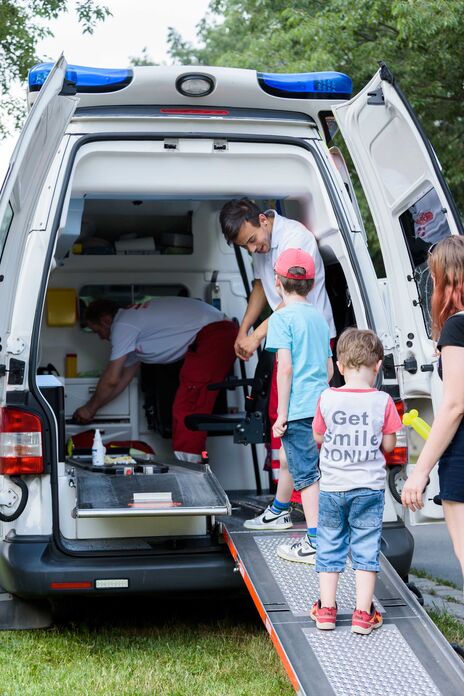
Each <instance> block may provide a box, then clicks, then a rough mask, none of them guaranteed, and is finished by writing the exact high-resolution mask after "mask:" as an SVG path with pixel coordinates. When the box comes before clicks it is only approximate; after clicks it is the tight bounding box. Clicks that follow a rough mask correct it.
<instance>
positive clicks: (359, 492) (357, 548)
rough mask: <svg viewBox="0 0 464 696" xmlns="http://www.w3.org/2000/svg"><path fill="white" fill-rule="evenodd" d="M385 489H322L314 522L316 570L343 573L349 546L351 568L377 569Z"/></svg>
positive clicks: (378, 566) (375, 570) (376, 570)
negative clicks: (315, 523) (338, 490)
mask: <svg viewBox="0 0 464 696" xmlns="http://www.w3.org/2000/svg"><path fill="white" fill-rule="evenodd" d="M384 504H385V491H377V490H372V489H371V488H355V489H354V490H352V491H343V492H339V493H338V492H333V491H330V492H329V491H321V492H320V495H319V519H318V523H317V546H316V571H317V572H318V573H342V572H343V571H344V569H345V562H346V557H347V555H348V550H351V561H352V565H353V569H354V570H370V571H374V572H378V571H379V570H380V563H379V555H380V539H381V534H382V517H383V508H384Z"/></svg>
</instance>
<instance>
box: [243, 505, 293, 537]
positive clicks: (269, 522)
mask: <svg viewBox="0 0 464 696" xmlns="http://www.w3.org/2000/svg"><path fill="white" fill-rule="evenodd" d="M243 526H244V527H245V529H255V530H256V531H259V532H262V531H263V530H266V529H269V530H270V531H272V532H285V530H287V529H291V528H292V527H293V524H292V520H291V519H290V510H284V511H283V512H279V514H278V515H276V514H275V512H272V510H271V506H270V505H269V506H268V507H267V508H266V509H265V511H264V512H262V513H261V515H258V517H254V518H253V519H252V520H246V521H245V522H244V523H243Z"/></svg>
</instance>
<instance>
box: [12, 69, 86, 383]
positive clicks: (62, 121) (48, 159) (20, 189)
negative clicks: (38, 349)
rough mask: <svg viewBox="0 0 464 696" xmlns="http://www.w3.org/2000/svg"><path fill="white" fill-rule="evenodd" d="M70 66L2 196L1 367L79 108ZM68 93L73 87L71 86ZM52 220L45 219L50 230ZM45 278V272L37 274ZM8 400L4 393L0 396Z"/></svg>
mask: <svg viewBox="0 0 464 696" xmlns="http://www.w3.org/2000/svg"><path fill="white" fill-rule="evenodd" d="M65 74H66V61H65V59H64V57H63V56H61V57H60V58H59V60H58V61H57V63H56V64H55V66H54V67H53V70H52V71H51V72H50V74H49V76H48V78H47V80H46V82H45V84H44V86H43V87H42V89H41V90H40V93H39V96H38V98H37V99H36V101H35V103H34V106H33V107H32V109H31V111H30V113H29V116H28V118H27V121H26V124H25V126H24V128H23V130H22V132H21V135H20V137H19V140H18V142H17V144H16V147H15V149H14V151H13V155H12V157H11V161H10V164H9V168H8V172H7V175H6V177H5V181H4V183H3V187H2V191H1V194H0V279H1V282H0V305H1V307H2V311H1V312H0V338H1V340H0V343H1V347H0V363H1V364H6V359H5V358H6V355H5V353H6V352H7V339H8V331H9V326H10V319H11V311H12V306H13V299H14V296H15V293H16V283H17V279H18V271H19V268H20V264H21V259H22V255H23V252H24V247H25V242H26V239H27V236H28V235H29V234H30V233H31V221H32V216H33V214H34V211H35V208H36V205H37V201H38V197H39V194H40V192H41V190H42V188H43V185H44V181H45V177H46V175H47V172H48V170H49V168H50V165H51V163H52V160H53V157H54V156H55V154H56V152H57V150H58V146H59V144H60V141H61V139H62V137H63V134H64V132H65V129H66V126H67V124H68V123H69V121H70V119H71V117H72V115H73V113H74V110H75V108H76V104H77V101H78V100H77V98H76V97H73V96H65V95H64V94H63V86H64V80H65ZM66 91H69V87H68V86H66ZM46 218H47V216H44V221H43V224H44V225H45V224H46V222H47V220H46ZM37 272H40V269H38V270H37ZM0 394H1V395H2V396H4V388H3V389H2V390H1V391H0Z"/></svg>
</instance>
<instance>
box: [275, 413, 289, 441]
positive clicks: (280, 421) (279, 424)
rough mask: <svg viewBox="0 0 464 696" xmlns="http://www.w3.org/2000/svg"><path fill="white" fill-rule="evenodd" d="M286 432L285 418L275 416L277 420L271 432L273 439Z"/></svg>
mask: <svg viewBox="0 0 464 696" xmlns="http://www.w3.org/2000/svg"><path fill="white" fill-rule="evenodd" d="M286 430H287V417H285V418H284V417H283V416H277V420H276V422H275V423H274V425H273V426H272V432H273V435H274V437H282V435H284V434H285V431H286Z"/></svg>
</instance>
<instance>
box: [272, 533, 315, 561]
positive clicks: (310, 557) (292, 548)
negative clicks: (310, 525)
mask: <svg viewBox="0 0 464 696" xmlns="http://www.w3.org/2000/svg"><path fill="white" fill-rule="evenodd" d="M277 555H278V556H279V557H280V558H284V559H285V560H286V561H296V562H297V563H315V561H316V549H315V548H314V546H312V545H311V544H310V542H309V541H308V537H307V536H306V535H305V536H304V537H302V538H301V539H289V540H288V541H285V542H284V543H283V544H280V546H278V547H277Z"/></svg>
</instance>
